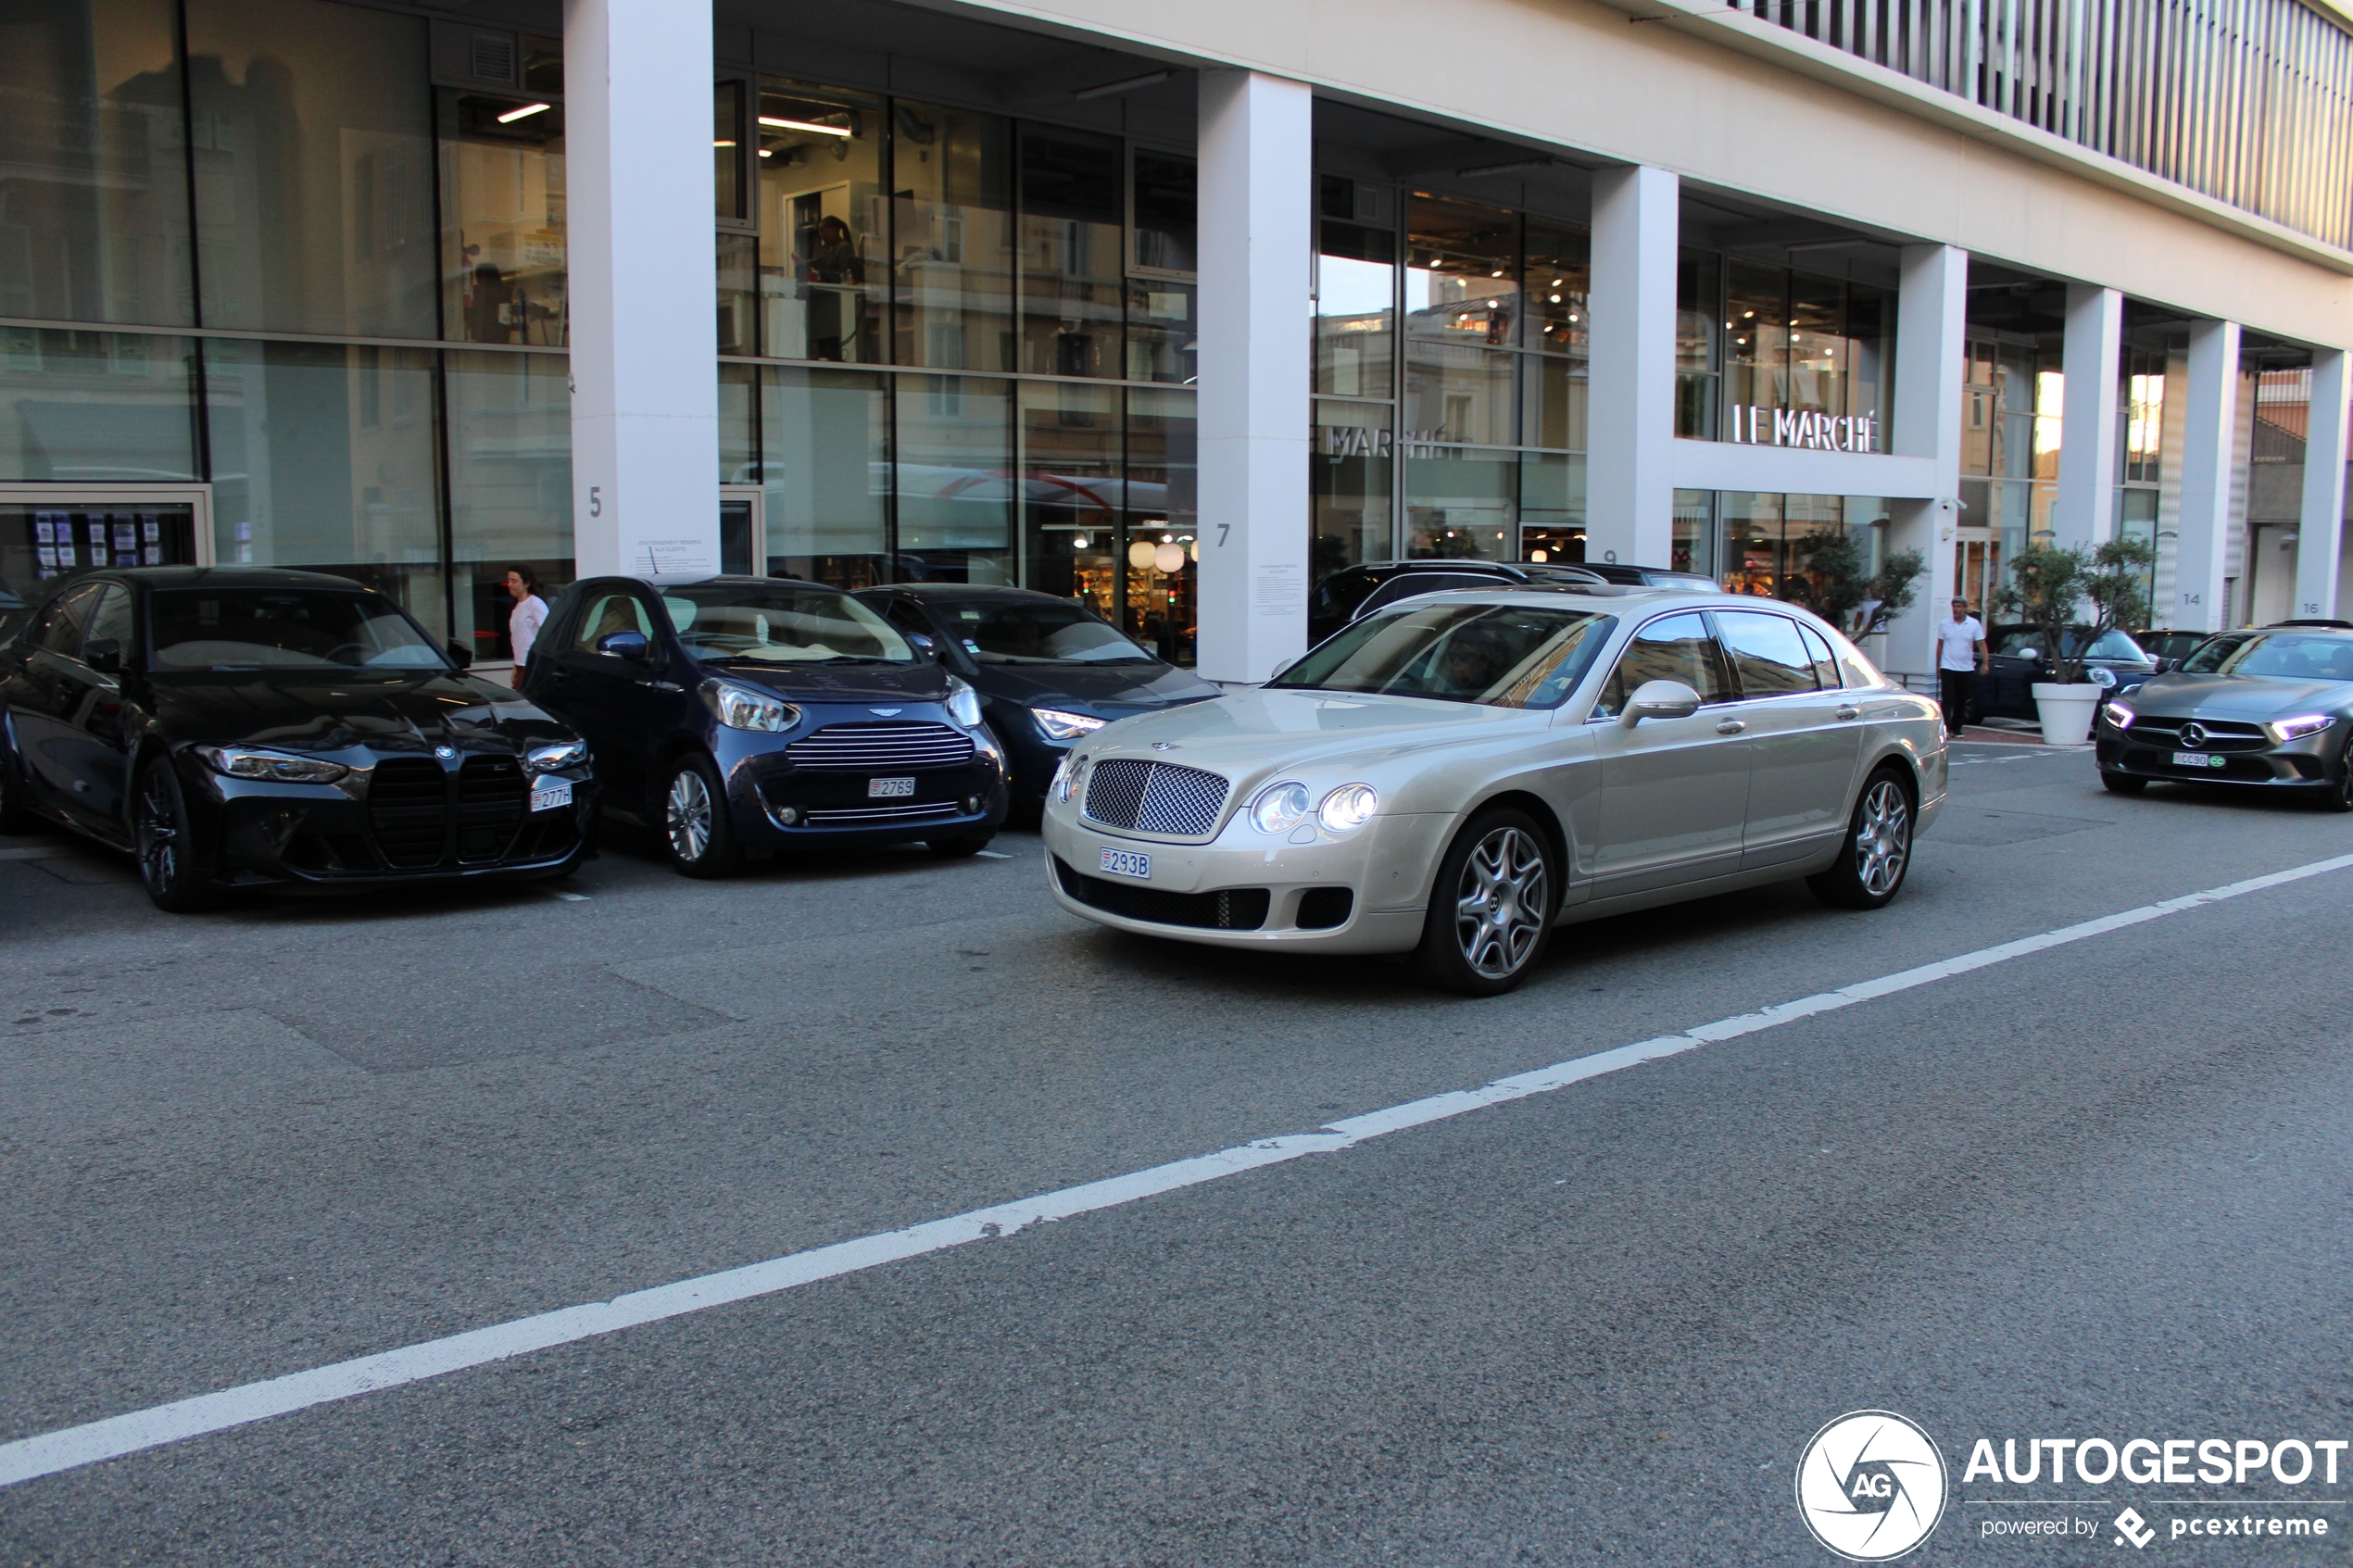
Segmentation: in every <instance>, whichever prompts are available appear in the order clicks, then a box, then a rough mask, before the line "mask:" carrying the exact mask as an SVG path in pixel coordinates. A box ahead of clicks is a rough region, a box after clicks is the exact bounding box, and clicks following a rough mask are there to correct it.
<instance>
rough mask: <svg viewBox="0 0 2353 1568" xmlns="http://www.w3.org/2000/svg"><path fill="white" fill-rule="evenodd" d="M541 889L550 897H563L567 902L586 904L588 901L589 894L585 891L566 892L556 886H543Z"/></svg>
mask: <svg viewBox="0 0 2353 1568" xmlns="http://www.w3.org/2000/svg"><path fill="white" fill-rule="evenodd" d="M540 891H541V892H542V893H545V894H546V895H547V897H550V898H561V899H562V900H563V901H564V902H565V903H567V904H585V903H586V902H587V901H588V895H587V894H585V893H566V892H564V891H563V890H562V889H560V888H555V887H543V888H541V889H540Z"/></svg>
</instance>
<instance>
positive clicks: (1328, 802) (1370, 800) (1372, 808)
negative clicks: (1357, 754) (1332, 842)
mask: <svg viewBox="0 0 2353 1568" xmlns="http://www.w3.org/2000/svg"><path fill="white" fill-rule="evenodd" d="M1379 809H1380V791H1378V790H1377V789H1375V788H1374V787H1373V786H1372V785H1370V784H1342V785H1340V787H1339V788H1338V789H1336V790H1334V791H1332V792H1331V793H1330V794H1329V795H1327V796H1326V797H1324V801H1323V804H1322V805H1320V806H1318V807H1316V808H1315V820H1316V821H1317V822H1321V823H1323V824H1324V831H1325V832H1326V833H1354V832H1355V831H1356V830H1357V829H1358V828H1361V827H1363V826H1364V825H1365V823H1366V822H1371V821H1372V820H1373V813H1374V812H1376V811H1378V810H1379Z"/></svg>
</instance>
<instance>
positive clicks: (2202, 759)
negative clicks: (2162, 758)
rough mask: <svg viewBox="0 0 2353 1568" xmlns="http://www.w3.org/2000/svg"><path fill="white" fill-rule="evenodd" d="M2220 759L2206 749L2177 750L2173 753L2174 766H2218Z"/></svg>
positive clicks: (2220, 762) (2219, 765) (2220, 763)
mask: <svg viewBox="0 0 2353 1568" xmlns="http://www.w3.org/2000/svg"><path fill="white" fill-rule="evenodd" d="M2221 765H2222V759H2221V758H2220V757H2217V756H2215V755H2214V754H2213V753H2211V752H2208V751H2177V752H2175V753H2174V754H2173V766H2175V767H2176V768H2219V767H2221Z"/></svg>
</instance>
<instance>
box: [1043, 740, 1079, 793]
mask: <svg viewBox="0 0 2353 1568" xmlns="http://www.w3.org/2000/svg"><path fill="white" fill-rule="evenodd" d="M1086 777H1087V759H1086V758H1084V757H1080V756H1078V755H1077V754H1076V753H1075V752H1069V751H1065V752H1063V759H1062V761H1061V762H1059V763H1057V764H1056V765H1055V767H1054V782H1053V783H1052V784H1048V785H1047V786H1046V788H1047V790H1048V791H1049V792H1050V793H1051V795H1052V796H1053V797H1054V798H1055V799H1056V800H1063V801H1066V800H1068V799H1069V798H1070V797H1072V796H1073V795H1075V794H1076V793H1077V792H1078V786H1079V784H1081V783H1082V782H1083V781H1084V780H1085V779H1086Z"/></svg>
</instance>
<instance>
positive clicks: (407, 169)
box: [187, 0, 440, 338]
mask: <svg viewBox="0 0 2353 1568" xmlns="http://www.w3.org/2000/svg"><path fill="white" fill-rule="evenodd" d="M187 36H188V81H189V95H190V105H189V107H190V113H191V118H192V119H193V121H194V124H195V139H194V144H193V148H192V156H193V157H194V158H195V189H196V214H195V216H196V232H197V239H198V245H199V249H200V252H201V257H202V265H201V267H200V268H199V269H198V275H199V278H200V281H201V284H202V287H203V291H204V315H203V320H204V321H205V323H206V324H207V325H208V326H216V327H245V328H254V329H258V330H268V331H274V332H316V333H322V334H327V335H333V336H345V335H348V336H352V337H392V338H431V337H434V336H436V335H438V334H437V330H436V326H437V323H436V317H437V316H438V314H439V312H438V309H437V308H436V301H435V298H434V295H435V294H436V292H437V290H436V286H435V273H436V272H437V271H438V270H440V269H439V266H438V264H437V262H436V253H437V251H438V249H439V242H438V239H437V236H436V235H435V232H434V144H433V141H434V138H433V123H432V112H433V110H432V103H431V100H430V98H429V96H428V89H427V87H426V84H425V83H426V80H427V77H426V49H425V22H424V20H423V19H422V18H421V17H415V16H408V15H404V14H401V13H397V12H392V11H379V10H372V9H370V8H367V7H364V6H314V5H306V6H287V5H282V4H276V3H273V0H189V4H188V6H187Z"/></svg>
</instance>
